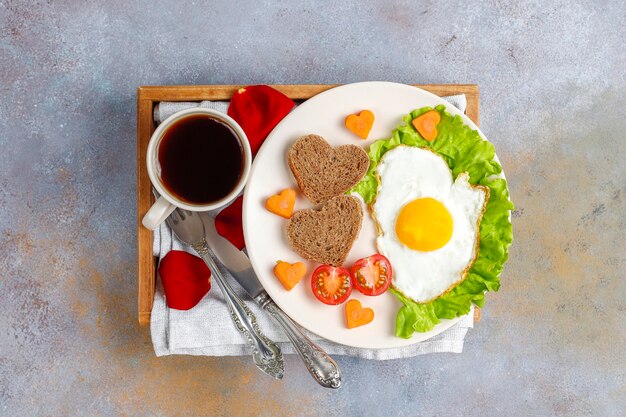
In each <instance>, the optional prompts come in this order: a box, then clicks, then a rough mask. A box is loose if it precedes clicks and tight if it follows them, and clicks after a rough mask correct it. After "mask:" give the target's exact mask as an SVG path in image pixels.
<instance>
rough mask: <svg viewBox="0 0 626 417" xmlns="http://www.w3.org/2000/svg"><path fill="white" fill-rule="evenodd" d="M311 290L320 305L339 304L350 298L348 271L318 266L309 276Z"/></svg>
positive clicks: (350, 288) (350, 286) (350, 287)
mask: <svg viewBox="0 0 626 417" xmlns="http://www.w3.org/2000/svg"><path fill="white" fill-rule="evenodd" d="M311 289H312V290H313V295H315V297H316V298H317V299H318V300H320V301H321V302H322V303H324V304H328V305H336V304H341V303H343V302H344V301H346V300H347V299H348V297H350V293H351V292H352V282H351V280H350V271H348V270H347V269H346V268H335V267H332V266H329V265H322V266H319V267H317V269H316V270H315V271H313V275H312V276H311Z"/></svg>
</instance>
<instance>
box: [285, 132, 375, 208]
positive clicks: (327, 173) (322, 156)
mask: <svg viewBox="0 0 626 417" xmlns="http://www.w3.org/2000/svg"><path fill="white" fill-rule="evenodd" d="M287 159H288V161H289V168H291V172H292V173H293V176H294V177H295V178H296V181H297V183H298V186H299V187H300V189H301V190H302V193H303V194H304V195H305V196H306V197H307V198H308V199H309V200H311V201H312V202H313V203H315V204H319V203H322V202H324V201H327V200H329V199H331V198H333V197H335V196H338V195H341V194H343V193H345V192H346V191H348V190H349V189H350V188H352V187H354V186H355V185H356V184H358V182H359V181H361V179H362V178H363V176H364V175H365V173H366V172H367V169H368V168H369V164H370V161H369V157H368V156H367V153H366V152H365V151H364V150H363V149H361V148H359V147H358V146H355V145H343V146H339V147H337V148H333V147H332V146H330V145H329V144H328V142H326V140H324V138H322V137H321V136H318V135H307V136H303V137H301V138H300V139H298V140H297V141H296V142H295V143H294V144H293V145H292V146H291V148H290V149H289V151H288V152H287Z"/></svg>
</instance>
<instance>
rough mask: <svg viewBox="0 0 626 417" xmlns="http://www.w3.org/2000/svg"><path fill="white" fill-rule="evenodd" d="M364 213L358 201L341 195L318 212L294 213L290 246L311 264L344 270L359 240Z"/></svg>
mask: <svg viewBox="0 0 626 417" xmlns="http://www.w3.org/2000/svg"><path fill="white" fill-rule="evenodd" d="M362 220H363V212H362V210H361V203H360V202H359V200H358V199H357V198H356V197H351V196H347V195H340V196H337V197H334V198H332V199H330V200H328V201H327V202H326V203H324V204H323V205H322V206H321V208H320V209H319V210H315V209H306V210H300V211H296V212H295V213H293V215H292V216H291V218H290V219H289V224H288V225H287V238H288V239H289V244H290V245H291V247H292V248H293V249H294V250H295V251H296V252H297V253H298V254H300V256H302V257H304V258H306V259H309V260H311V261H315V262H319V263H321V264H328V265H332V266H341V265H342V264H343V262H344V261H345V260H346V256H348V252H350V248H352V244H353V243H354V241H355V240H356V238H357V237H358V236H359V231H360V230H361V221H362Z"/></svg>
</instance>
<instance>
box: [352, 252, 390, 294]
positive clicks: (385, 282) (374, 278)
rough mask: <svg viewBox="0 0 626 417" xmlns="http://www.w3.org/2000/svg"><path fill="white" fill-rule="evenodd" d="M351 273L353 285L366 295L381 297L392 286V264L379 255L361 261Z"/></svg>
mask: <svg viewBox="0 0 626 417" xmlns="http://www.w3.org/2000/svg"><path fill="white" fill-rule="evenodd" d="M350 272H351V273H350V275H351V276H352V285H353V286H354V287H355V288H356V289H357V290H359V291H361V292H362V293H363V294H365V295H380V294H382V293H384V292H385V291H387V288H389V285H390V284H391V263H390V262H389V259H387V258H385V257H384V256H383V255H381V254H379V253H377V254H376V255H372V256H368V257H367V258H362V259H359V260H358V261H356V262H355V263H354V265H352V270H351V271H350Z"/></svg>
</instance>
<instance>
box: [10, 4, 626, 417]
mask: <svg viewBox="0 0 626 417" xmlns="http://www.w3.org/2000/svg"><path fill="white" fill-rule="evenodd" d="M625 27H626V5H625V3H624V2H623V1H621V0H617V1H608V0H607V1H596V2H584V1H574V0H565V1H559V2H553V1H536V2H506V1H472V2H458V3H456V2H434V1H423V2H418V1H406V2H367V1H360V2H355V1H349V2H317V1H309V2H302V3H297V2H288V1H275V2H271V1H263V2H257V1H245V2H243V1H232V2H231V1H216V2H207V3H204V2H200V1H195V2H189V1H179V2H172V3H170V4H169V5H168V4H166V3H163V2H153V1H137V2H126V1H106V2H104V1H103V2H83V1H55V2H51V1H48V2H25V1H1V2H0V88H1V91H2V99H1V100H0V230H1V236H0V245H1V246H0V369H1V371H0V415H3V416H44V415H45V416H48V415H50V416H60V415H102V416H115V415H138V416H148V415H160V416H166V415H167V416H170V415H171V416H175V415H233V416H235V415H237V416H238V415H265V416H273V415H300V416H308V415H330V416H340V415H341V416H343V415H359V416H372V415H387V416H395V415H407V416H408V415H428V416H430V415H432V416H434V415H475V416H503V415H520V416H531V415H532V416H547V415H559V416H582V415H585V416H586V415H596V416H624V415H625V413H624V410H625V409H626V385H625V369H626V355H625V350H624V346H625V345H626V325H625V324H624V318H625V315H624V306H625V304H626V303H625V301H624V300H625V299H626V289H625V284H624V272H625V270H626V268H625V266H626V258H625V253H626V246H625V243H624V237H625V234H626V233H625V232H626V216H625V213H626V182H625V177H626V164H625V162H624V158H626V152H625V150H626V146H625V143H626V133H625V132H626V117H625V109H626V79H625V76H624V74H625V73H626V50H625V41H626V30H625ZM363 80H390V81H398V82H406V83H478V84H479V85H480V88H481V94H482V96H481V97H482V102H481V104H482V107H481V125H482V127H483V130H484V132H485V134H486V135H487V136H488V137H489V138H490V139H491V141H492V142H493V143H495V145H496V148H497V151H498V154H499V156H500V159H501V160H502V163H503V165H504V167H505V170H506V173H507V176H508V178H509V180H510V187H511V193H512V197H513V199H514V201H515V203H516V204H517V210H516V211H515V213H514V216H513V217H514V231H515V243H514V245H513V247H512V249H511V259H510V262H509V263H508V265H507V267H506V270H505V273H504V275H503V285H502V289H501V290H500V292H499V293H496V294H491V295H489V297H488V301H487V305H486V308H485V309H484V312H483V320H482V322H481V323H480V324H479V325H478V326H477V327H476V328H475V329H474V330H472V331H471V332H470V333H469V335H468V337H467V341H466V346H465V352H464V353H463V354H459V355H454V354H442V355H430V356H423V357H417V358H414V359H408V360H396V361H390V362H370V361H365V360H356V359H350V358H344V357H341V358H339V359H338V360H339V363H340V365H341V366H342V368H343V371H344V375H345V386H344V387H343V388H342V389H341V390H339V391H338V392H327V391H323V390H322V389H320V388H318V387H317V386H316V385H315V384H314V383H313V382H312V380H311V379H310V378H309V376H308V375H306V374H305V372H303V370H302V369H301V367H300V365H299V363H298V359H297V358H294V357H289V358H288V359H287V376H286V378H285V379H284V380H283V381H281V382H272V381H268V379H267V378H265V377H264V376H262V375H261V374H260V373H258V372H256V371H255V370H254V368H253V367H252V366H251V364H250V362H249V360H247V359H239V358H194V357H169V358H164V359H157V358H155V357H154V354H153V351H152V348H151V344H150V340H149V334H148V330H147V329H146V328H140V327H139V326H138V325H137V321H136V315H135V312H136V276H135V271H136V270H135V264H136V243H135V238H136V233H135V216H136V203H135V180H136V175H135V160H136V152H135V127H136V122H135V90H136V87H137V86H140V85H163V84H221V83H347V82H353V81H363Z"/></svg>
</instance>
